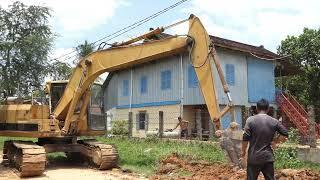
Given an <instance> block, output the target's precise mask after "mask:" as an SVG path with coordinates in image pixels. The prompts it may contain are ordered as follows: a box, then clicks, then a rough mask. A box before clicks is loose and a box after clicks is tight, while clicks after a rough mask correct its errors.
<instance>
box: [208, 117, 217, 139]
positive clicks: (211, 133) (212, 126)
mask: <svg viewBox="0 0 320 180" xmlns="http://www.w3.org/2000/svg"><path fill="white" fill-rule="evenodd" d="M208 123H209V138H210V139H211V138H213V137H214V131H215V129H214V125H213V122H212V120H211V119H209V122H208Z"/></svg>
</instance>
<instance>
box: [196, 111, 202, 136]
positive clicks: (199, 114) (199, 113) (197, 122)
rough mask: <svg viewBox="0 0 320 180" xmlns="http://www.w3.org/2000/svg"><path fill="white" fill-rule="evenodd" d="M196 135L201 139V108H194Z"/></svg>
mask: <svg viewBox="0 0 320 180" xmlns="http://www.w3.org/2000/svg"><path fill="white" fill-rule="evenodd" d="M196 127H197V137H198V138H199V139H200V140H202V124H201V109H196Z"/></svg>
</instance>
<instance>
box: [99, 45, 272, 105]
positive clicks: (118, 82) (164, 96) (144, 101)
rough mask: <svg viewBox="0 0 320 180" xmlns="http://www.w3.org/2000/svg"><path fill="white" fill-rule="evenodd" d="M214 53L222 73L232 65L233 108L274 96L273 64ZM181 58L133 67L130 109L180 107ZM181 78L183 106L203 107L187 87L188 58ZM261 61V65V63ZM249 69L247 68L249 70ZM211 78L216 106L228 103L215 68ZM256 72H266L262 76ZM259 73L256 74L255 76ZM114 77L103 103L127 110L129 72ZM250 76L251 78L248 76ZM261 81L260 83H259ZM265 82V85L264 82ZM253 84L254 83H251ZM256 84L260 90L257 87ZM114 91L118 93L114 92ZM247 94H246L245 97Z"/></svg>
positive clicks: (226, 52)
mask: <svg viewBox="0 0 320 180" xmlns="http://www.w3.org/2000/svg"><path fill="white" fill-rule="evenodd" d="M217 53H218V55H219V57H220V59H221V66H222V68H223V70H224V72H226V71H225V69H226V65H227V64H232V65H233V66H234V69H235V72H234V73H235V76H234V77H235V79H234V84H233V85H229V88H230V92H231V95H232V99H233V103H234V104H235V105H245V106H249V105H250V102H249V101H248V99H249V94H250V98H251V99H254V98H253V97H256V98H258V97H260V96H261V95H265V93H267V95H265V96H268V97H272V93H274V74H273V63H272V62H271V61H261V60H257V59H254V58H248V57H247V56H246V55H245V54H243V53H239V52H236V51H231V50H226V49H221V48H219V49H217ZM180 58H181V56H172V57H169V58H165V59H160V60H158V61H154V62H151V63H145V64H143V65H142V66H139V67H134V68H132V76H133V77H132V78H133V87H132V88H133V93H132V95H133V96H132V105H133V106H149V105H154V104H155V103H156V105H159V104H157V103H162V105H166V104H171V105H172V104H179V103H180V100H181V78H182V77H181V73H180V72H181V69H180ZM182 59H183V79H184V82H183V84H184V88H183V91H184V96H183V97H184V98H183V104H184V105H196V104H205V103H204V100H203V97H202V94H201V91H200V89H199V87H198V86H196V87H190V86H189V85H188V73H189V72H188V67H189V66H190V61H189V59H188V56H187V55H183V58H182ZM261 62H263V63H261ZM248 68H249V69H248ZM165 70H170V71H171V88H170V89H166V90H162V89H161V87H160V85H161V72H162V71H165ZM213 70H214V79H215V84H216V90H217V93H218V102H219V104H227V103H228V102H227V97H226V96H225V94H224V92H223V89H222V85H221V83H220V80H219V77H218V74H217V71H216V68H215V66H213ZM259 72H266V73H265V74H263V75H262V76H260V75H259ZM257 73H258V74H257ZM113 74H114V77H112V78H111V80H110V82H109V85H108V87H107V88H106V91H107V92H105V95H106V96H105V104H106V106H105V107H106V109H105V110H108V109H110V108H112V107H122V108H124V107H126V106H127V107H128V106H129V104H130V93H129V95H128V96H123V94H122V89H123V81H124V80H128V81H129V89H131V81H130V76H131V69H130V70H125V71H120V72H117V73H113ZM251 74H252V75H251ZM142 76H146V77H147V93H145V94H141V93H140V79H141V77H142ZM256 76H259V82H260V83H259V84H257V83H256V79H257V78H255V77H256ZM249 77H250V78H251V80H250V84H248V78H249ZM261 82H262V83H261ZM264 82H268V83H264ZM253 83H255V84H253ZM256 85H258V86H261V87H256ZM248 87H254V88H257V89H258V90H256V91H252V88H251V89H250V91H249V90H248ZM116 91H117V92H116ZM248 92H249V94H248Z"/></svg>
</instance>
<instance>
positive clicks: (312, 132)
mask: <svg viewBox="0 0 320 180" xmlns="http://www.w3.org/2000/svg"><path fill="white" fill-rule="evenodd" d="M308 117H309V118H308V119H309V145H310V147H312V148H316V147H317V140H316V122H315V114H314V107H313V106H312V105H311V106H309V107H308Z"/></svg>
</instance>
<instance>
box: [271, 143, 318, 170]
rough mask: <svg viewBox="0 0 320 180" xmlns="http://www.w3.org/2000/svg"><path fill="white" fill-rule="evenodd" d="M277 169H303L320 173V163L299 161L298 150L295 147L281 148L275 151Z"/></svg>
mask: <svg viewBox="0 0 320 180" xmlns="http://www.w3.org/2000/svg"><path fill="white" fill-rule="evenodd" d="M275 158H276V161H275V168H276V169H287V168H291V169H302V168H309V169H313V170H316V171H320V164H319V163H312V162H303V161H300V160H299V159H298V152H297V149H296V148H294V147H281V148H278V149H277V150H276V151H275Z"/></svg>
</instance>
